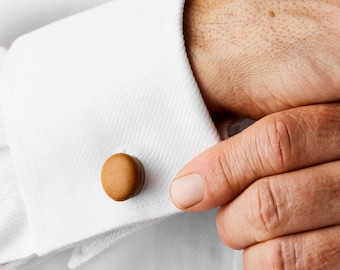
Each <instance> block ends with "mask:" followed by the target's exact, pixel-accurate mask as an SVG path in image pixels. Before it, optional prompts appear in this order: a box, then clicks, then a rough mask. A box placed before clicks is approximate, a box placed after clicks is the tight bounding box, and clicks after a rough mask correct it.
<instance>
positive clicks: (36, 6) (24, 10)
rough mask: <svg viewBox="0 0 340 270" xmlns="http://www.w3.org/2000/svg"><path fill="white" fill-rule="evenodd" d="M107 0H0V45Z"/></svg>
mask: <svg viewBox="0 0 340 270" xmlns="http://www.w3.org/2000/svg"><path fill="white" fill-rule="evenodd" d="M105 2H109V0H0V46H4V47H9V46H10V44H11V43H12V42H13V41H14V40H15V39H16V38H17V37H18V36H20V35H22V34H25V33H27V32H30V31H32V30H34V29H37V28H39V27H41V26H44V25H46V24H48V23H51V22H53V21H56V20H59V19H61V18H64V17H67V16H70V15H72V14H75V13H78V12H81V11H82V10H86V9H89V8H91V7H94V6H98V5H100V4H103V3H105Z"/></svg>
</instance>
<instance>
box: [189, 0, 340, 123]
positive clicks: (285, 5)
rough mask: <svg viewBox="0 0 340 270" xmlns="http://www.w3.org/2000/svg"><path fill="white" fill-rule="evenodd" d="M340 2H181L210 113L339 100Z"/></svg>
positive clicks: (251, 112) (252, 113)
mask: <svg viewBox="0 0 340 270" xmlns="http://www.w3.org/2000/svg"><path fill="white" fill-rule="evenodd" d="M339 18H340V1H339V0H335V1H329V0H306V1H296V0H286V1H280V0H279V1H269V0H241V1H240V0H234V1H233V0H209V1H206V0H187V1H186V7H185V10H184V32H185V35H184V36H185V40H186V47H187V52H188V56H189V60H190V63H191V66H192V68H193V71H194V74H195V77H196V79H197V81H198V84H199V86H200V89H201V91H202V95H203V97H204V100H205V102H206V104H207V105H208V108H209V110H210V112H211V113H212V114H215V113H218V112H221V111H226V110H227V111H231V112H233V113H235V114H238V115H243V116H247V117H250V118H256V119H258V118H260V117H262V116H264V115H267V114H269V113H273V112H277V111H282V110H285V109H288V108H293V107H298V106H302V105H309V104H316V103H325V102H332V101H337V100H340V19H339Z"/></svg>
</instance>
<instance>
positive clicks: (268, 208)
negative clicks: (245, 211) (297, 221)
mask: <svg viewBox="0 0 340 270" xmlns="http://www.w3.org/2000/svg"><path fill="white" fill-rule="evenodd" d="M255 186H256V191H255V192H254V197H253V199H252V203H251V207H250V208H249V211H250V212H249V216H250V217H249V219H250V222H251V224H254V228H255V231H254V233H255V234H257V235H255V236H254V238H255V240H256V241H257V242H262V241H264V240H267V239H270V238H272V237H275V236H276V234H277V233H278V232H279V231H281V230H282V227H283V226H285V222H286V220H285V219H284V216H283V215H284V199H283V196H284V195H282V194H281V192H280V190H279V188H278V187H276V186H275V185H274V184H271V181H270V180H269V179H268V178H267V179H265V180H262V181H258V183H256V185H255Z"/></svg>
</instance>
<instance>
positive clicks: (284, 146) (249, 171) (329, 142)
mask: <svg viewBox="0 0 340 270" xmlns="http://www.w3.org/2000/svg"><path fill="white" fill-rule="evenodd" d="M339 105H340V103H334V104H321V105H311V106H306V107H299V108H294V109H290V110H287V111H284V112H280V113H275V114H272V115H269V116H266V117H264V118H263V119H261V120H259V121H258V122H256V123H255V124H253V125H252V126H250V127H248V128H247V129H246V130H244V131H243V132H241V133H239V134H237V135H235V136H234V137H231V138H230V139H228V140H225V141H223V142H221V143H219V144H217V145H215V146H214V147H212V148H210V149H208V150H207V151H205V152H204V153H202V154H201V155H199V156H198V157H196V158H195V159H194V160H192V161H191V162H190V163H189V164H187V165H186V166H185V167H184V168H183V169H182V170H181V171H180V172H179V173H178V175H177V176H176V178H175V180H174V182H173V183H172V186H171V197H172V200H173V202H174V204H175V205H176V206H177V207H178V208H180V209H183V210H187V211H203V210H207V209H211V208H214V207H217V206H220V205H224V204H226V203H228V202H229V201H231V200H232V199H233V198H235V197H236V196H237V195H238V194H240V193H241V192H242V191H243V190H245V189H246V188H247V187H248V186H249V185H250V184H252V183H253V182H254V181H256V180H257V179H260V178H263V177H266V176H270V175H276V174H280V173H284V172H288V171H293V170H296V169H300V168H304V167H308V166H312V165H315V164H321V163H324V162H328V161H333V160H337V159H339V158H340V148H339V145H340V106H339Z"/></svg>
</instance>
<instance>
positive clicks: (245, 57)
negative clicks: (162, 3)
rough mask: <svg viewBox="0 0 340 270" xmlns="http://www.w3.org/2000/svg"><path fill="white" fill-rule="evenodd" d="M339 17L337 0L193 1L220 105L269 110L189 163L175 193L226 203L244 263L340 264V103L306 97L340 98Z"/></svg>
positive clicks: (200, 204)
mask: <svg viewBox="0 0 340 270" xmlns="http://www.w3.org/2000/svg"><path fill="white" fill-rule="evenodd" d="M339 17H340V2H339V3H338V4H336V3H335V1H327V3H326V1H324V3H321V1H301V2H300V1H299V2H296V1H276V2H270V1H248V2H245V1H222V0H221V1H200V0H193V1H187V4H186V9H185V24H184V26H185V29H186V32H185V37H186V45H187V48H188V55H189V59H190V62H191V65H192V67H193V69H194V73H195V76H196V79H197V81H198V83H199V86H200V88H201V90H202V94H203V97H204V99H205V101H206V103H207V105H208V108H209V110H210V112H211V114H212V115H213V116H214V115H215V114H218V113H220V112H225V111H229V112H233V113H234V114H236V115H241V116H247V117H250V118H253V119H259V118H261V117H263V118H262V119H261V120H259V121H258V122H256V123H255V124H254V125H252V126H251V127H249V128H247V129H246V130H245V131H243V132H242V133H240V134H237V135H236V136H234V137H232V138H230V139H229V140H226V141H223V142H222V143H220V144H219V145H217V146H215V147H213V148H211V149H209V150H208V151H206V152H204V153H202V154H201V155H200V156H198V157H197V158H196V159H194V160H193V161H192V162H190V163H189V164H188V165H187V166H185V168H183V170H181V171H180V172H179V174H178V175H177V177H176V180H175V181H174V183H173V185H172V187H171V195H172V198H173V201H174V203H175V204H176V205H177V206H178V207H179V208H181V209H184V210H186V211H203V210H207V209H210V208H214V207H217V206H221V208H220V210H219V212H218V216H217V227H218V230H219V233H220V236H221V239H222V240H223V241H224V242H225V243H226V244H227V245H229V246H231V247H233V248H238V249H242V248H245V253H244V265H245V268H246V269H335V268H338V267H340V260H339V252H340V226H338V225H339V224H340V218H339V216H340V215H339V214H340V210H339V209H340V199H339V194H340V161H339V159H340V150H339V149H340V148H339V145H340V144H339V143H340V119H339V118H340V114H339V113H340V107H339V103H334V104H319V105H311V106H305V107H300V108H297V107H299V106H302V105H310V104H317V103H325V102H332V101H338V100H340V80H339V78H340V53H339V52H340V30H338V29H340V28H339V26H340V25H339V24H340V21H339V20H338V19H336V18H339ZM290 108H292V109H290ZM275 112H277V113H275Z"/></svg>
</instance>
